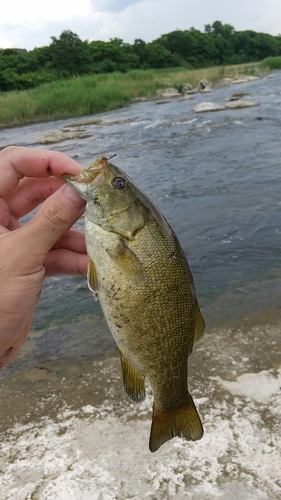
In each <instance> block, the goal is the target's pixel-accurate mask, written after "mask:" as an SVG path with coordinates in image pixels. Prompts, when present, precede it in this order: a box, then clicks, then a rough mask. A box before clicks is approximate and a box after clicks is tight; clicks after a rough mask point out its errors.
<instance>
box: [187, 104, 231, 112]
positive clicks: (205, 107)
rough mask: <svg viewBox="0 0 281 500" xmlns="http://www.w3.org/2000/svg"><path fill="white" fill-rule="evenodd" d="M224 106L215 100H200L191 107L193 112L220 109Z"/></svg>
mask: <svg viewBox="0 0 281 500" xmlns="http://www.w3.org/2000/svg"><path fill="white" fill-rule="evenodd" d="M222 109H225V106H222V105H221V104H216V103H215V102H200V103H199V104H196V106H195V107H194V108H193V111H194V113H204V112H206V111H221V110H222Z"/></svg>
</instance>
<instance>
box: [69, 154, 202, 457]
mask: <svg viewBox="0 0 281 500" xmlns="http://www.w3.org/2000/svg"><path fill="white" fill-rule="evenodd" d="M65 179H66V180H67V181H68V182H69V183H70V184H71V185H72V186H73V187H74V189H76V190H77V191H78V192H79V193H80V194H81V196H82V197H83V198H84V199H86V200H87V206H86V212H85V235H86V245H87V252H88V255H89V257H90V261H89V269H88V284H89V288H90V289H91V290H92V291H93V293H94V296H95V298H98V299H99V301H100V304H101V307H102V310H103V313H104V316H105V319H106V321H107V323H108V326H109V329H110V331H111V333H112V335H113V337H114V339H115V341H116V343H117V345H118V348H119V352H120V358H121V367H122V372H123V382H124V387H125V390H126V391H127V393H128V395H129V397H130V398H131V399H132V400H133V401H135V402H139V401H142V400H143V399H144V398H145V385H144V381H145V378H147V380H148V381H149V383H150V385H151V387H152V390H153V396H154V405H153V416H152V426H151V435H150V443H149V447H150V450H151V451H156V450H157V449H159V447H160V446H161V445H162V444H163V443H165V442H166V441H167V440H169V439H171V438H173V437H176V436H178V437H184V438H185V439H187V440H193V441H195V440H197V439H201V437H202V436H203V427H202V424H201V420H200V418H199V415H198V413H197V410H196V408H195V405H194V402H193V400H192V397H191V395H190V393H189V391H188V356H189V355H190V354H191V352H192V349H193V345H194V343H195V341H196V340H198V339H199V338H200V337H201V335H202V334H203V330H204V320H203V318H202V315H201V312H200V309H199V306H198V302H197V298H196V293H195V287H194V283H193V278H192V274H191V271H190V269H189V266H188V263H187V260H186V257H185V255H184V252H183V250H182V248H181V246H180V243H179V241H178V239H177V237H176V235H175V234H174V232H173V230H172V229H171V227H170V226H169V224H168V223H167V221H166V220H165V218H164V217H163V215H162V214H161V213H160V212H159V210H158V209H157V208H156V207H155V206H154V205H153V203H152V202H151V201H150V200H149V199H148V198H147V197H146V196H145V194H144V193H142V192H141V191H140V190H139V189H138V188H137V186H136V185H135V184H134V183H133V182H132V181H131V180H130V179H129V177H128V176H127V175H126V174H125V173H124V172H123V171H122V170H121V169H119V168H118V167H116V166H115V165H113V164H112V163H109V161H108V160H107V159H106V158H105V157H101V158H99V159H98V160H96V162H94V163H93V164H92V165H91V166H90V167H89V168H88V169H86V170H82V171H81V172H80V174H79V175H78V176H74V177H71V176H68V175H65Z"/></svg>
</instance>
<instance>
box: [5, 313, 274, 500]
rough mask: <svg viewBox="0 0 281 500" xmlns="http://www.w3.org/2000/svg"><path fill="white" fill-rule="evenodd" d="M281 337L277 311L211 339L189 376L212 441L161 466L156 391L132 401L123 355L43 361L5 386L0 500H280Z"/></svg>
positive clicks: (166, 458) (226, 327) (176, 442)
mask: <svg viewBox="0 0 281 500" xmlns="http://www.w3.org/2000/svg"><path fill="white" fill-rule="evenodd" d="M280 331H281V309H280V308H279V309H277V310H275V311H270V312H267V313H266V314H258V315H255V316H252V317H248V318H242V319H239V320H237V321H232V322H229V323H225V324H223V325H221V326H218V327H216V328H214V329H212V330H210V331H207V332H206V334H205V336H204V337H203V339H202V340H201V341H200V343H198V344H197V346H196V348H195V350H194V353H193V354H192V356H191V360H190V365H189V366H190V389H191V392H192V394H193V397H194V399H195V402H196V405H197V407H198V408H199V411H200V414H201V416H202V420H203V423H204V429H205V434H204V437H203V439H202V440H201V441H199V442H196V443H191V442H186V441H184V440H182V439H173V440H172V441H169V442H168V443H166V444H165V445H164V446H163V447H162V448H161V449H160V450H159V451H158V452H157V453H155V454H151V453H150V452H149V450H148V438H149V430H150V422H151V407H152V394H151V390H150V389H148V396H147V399H146V401H145V402H143V403H142V404H140V405H135V404H132V403H131V402H130V401H129V399H128V398H127V396H126V394H125V392H124V389H123V387H122V378H121V370H120V363H119V360H118V357H117V353H116V354H114V353H112V354H111V355H109V356H107V357H104V356H102V357H100V358H92V357H91V356H86V357H80V358H79V357H77V358H76V359H73V360H71V359H69V360H66V359H65V360H60V361H59V360H57V361H45V362H43V363H37V364H36V365H35V366H31V367H30V368H28V369H27V370H24V371H23V372H21V373H17V374H14V375H12V376H11V377H9V378H7V379H6V380H5V381H3V382H4V384H3V382H2V388H1V394H2V395H1V399H2V403H3V408H5V412H4V413H3V414H2V416H1V418H2V424H1V425H2V431H5V432H2V433H1V445H0V448H1V457H2V458H1V460H0V468H1V471H2V495H3V498H5V500H12V499H13V500H23V499H26V500H27V499H28V498H37V499H40V500H51V499H53V498H58V499H59V500H66V499H67V500H69V499H73V500H74V499H75V500H84V499H85V498H89V497H91V498H92V499H94V500H99V499H101V498H104V499H107V498H108V499H109V498H127V497H128V494H129V495H130V498H132V499H134V500H138V499H139V498H155V499H157V500H161V499H162V498H167V499H172V498H177V499H178V500H182V499H185V498H192V499H194V500H195V499H199V498H200V500H201V499H202V500H203V499H204V500H208V499H209V498H213V499H220V498H222V497H223V498H228V499H229V500H235V499H236V498H238V497H239V499H240V500H244V499H245V500H249V499H255V500H256V499H259V500H275V499H277V498H279V497H280V495H281V484H280V473H279V470H280V458H281V440H280V430H281V420H280V415H281V397H280V383H281V359H280V354H281V337H280ZM136 471H137V472H136ZM73 488H74V489H73ZM237 495H238V496H237Z"/></svg>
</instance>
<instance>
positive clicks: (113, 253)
mask: <svg viewBox="0 0 281 500" xmlns="http://www.w3.org/2000/svg"><path fill="white" fill-rule="evenodd" d="M106 251H107V253H108V255H109V257H110V258H111V259H112V260H113V261H114V262H115V264H116V266H118V267H119V268H120V270H121V271H122V273H123V274H124V275H125V276H127V277H128V278H130V279H131V280H134V281H137V282H141V281H145V280H146V273H145V270H144V267H143V265H142V263H141V261H140V260H139V259H138V257H137V256H136V255H135V254H134V252H133V251H132V250H131V249H130V248H129V247H127V245H126V243H125V242H124V241H123V240H122V239H120V241H119V244H118V245H117V246H116V247H115V248H113V249H107V250H106Z"/></svg>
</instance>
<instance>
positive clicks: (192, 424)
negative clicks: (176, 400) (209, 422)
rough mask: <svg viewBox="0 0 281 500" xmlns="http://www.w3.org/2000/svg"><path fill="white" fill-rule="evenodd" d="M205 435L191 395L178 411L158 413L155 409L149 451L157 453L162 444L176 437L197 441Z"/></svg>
mask: <svg viewBox="0 0 281 500" xmlns="http://www.w3.org/2000/svg"><path fill="white" fill-rule="evenodd" d="M203 433H204V431H203V426H202V423H201V420H200V417H199V415H198V413H197V410H196V407H195V404H194V402H193V399H192V397H191V395H190V394H189V397H188V400H187V402H186V403H184V404H183V405H182V406H180V407H179V408H177V409H176V410H172V411H169V412H167V413H157V412H156V411H155V409H153V416H152V425H151V432H150V439H149V449H150V451H152V452H154V451H157V450H158V449H159V448H160V446H162V444H164V443H165V442H166V441H169V439H172V438H173V437H175V436H178V437H182V438H185V439H187V440H188V441H197V440H198V439H201V438H202V436H203Z"/></svg>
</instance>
